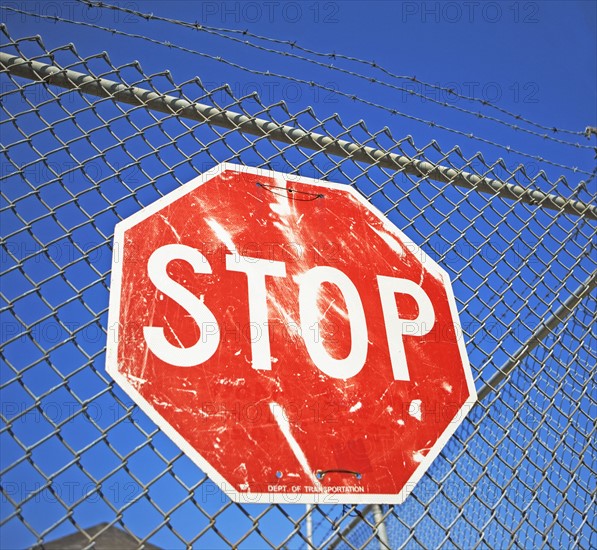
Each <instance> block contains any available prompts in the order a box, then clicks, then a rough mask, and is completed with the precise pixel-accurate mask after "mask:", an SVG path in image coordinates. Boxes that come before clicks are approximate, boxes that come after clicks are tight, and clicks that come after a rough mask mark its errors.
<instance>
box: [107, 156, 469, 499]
mask: <svg viewBox="0 0 597 550" xmlns="http://www.w3.org/2000/svg"><path fill="white" fill-rule="evenodd" d="M228 170H231V171H234V172H242V173H248V174H254V175H257V176H263V177H268V178H273V179H275V178H280V177H283V178H285V179H286V180H287V181H290V182H292V181H296V182H299V183H301V184H304V185H317V186H318V187H327V188H329V189H338V190H341V191H344V192H348V193H350V194H352V196H353V197H354V198H356V199H357V200H358V201H359V202H360V203H361V204H362V205H363V206H365V207H366V208H368V209H369V210H370V211H371V212H372V213H373V214H374V215H375V216H376V217H378V218H379V219H380V220H381V222H382V224H383V226H384V228H385V229H386V230H387V231H388V232H389V233H391V234H393V235H395V237H396V238H397V239H399V240H400V241H401V242H402V243H403V244H405V245H406V246H407V248H408V250H409V251H411V252H413V253H414V254H416V255H417V256H418V257H419V258H420V261H421V262H422V263H424V264H425V269H426V270H427V271H435V273H436V275H439V276H440V277H441V279H442V280H443V282H444V285H445V289H446V294H447V297H448V301H449V304H450V311H451V314H452V319H459V316H458V309H457V307H456V300H455V298H454V293H453V291H452V284H451V282H450V277H449V275H448V273H447V272H446V271H445V270H444V269H443V268H442V267H441V266H439V265H438V264H437V263H435V261H434V260H432V259H431V258H429V257H428V256H427V254H425V252H424V251H423V250H421V248H419V246H417V245H416V244H415V243H414V242H412V241H411V240H410V239H409V238H408V237H407V236H406V235H404V233H402V231H400V230H399V229H398V228H397V227H396V226H395V225H394V224H393V223H392V222H391V221H390V220H389V219H388V218H387V217H386V216H384V215H383V214H382V213H381V212H380V211H379V210H378V209H377V208H376V207H375V206H373V205H372V204H371V203H370V202H369V201H368V200H367V199H366V198H365V197H363V196H362V195H361V194H360V193H359V192H358V191H357V190H356V189H355V188H354V187H351V186H349V185H345V184H339V183H332V182H328V181H325V180H317V179H313V178H307V177H303V176H298V175H295V174H283V173H280V172H274V171H271V170H266V169H262V168H255V167H251V166H244V165H237V164H232V163H229V162H223V163H221V164H219V165H217V166H215V167H214V168H212V169H210V170H208V171H207V172H204V173H203V174H201V175H200V176H197V177H196V178H194V179H192V180H191V181H190V182H188V183H186V184H184V185H181V186H180V187H179V188H177V189H175V190H174V191H171V192H170V193H168V194H167V195H165V196H163V197H161V198H160V199H158V200H157V201H155V202H153V203H152V204H150V205H148V206H146V207H145V208H143V209H141V210H139V211H138V212H136V213H134V214H132V215H131V216H129V217H128V218H126V219H124V220H122V221H121V222H119V223H118V224H116V226H115V229H114V248H113V255H112V272H111V283H110V301H109V311H108V341H107V346H106V371H107V372H108V374H109V375H110V376H111V377H112V378H113V379H114V380H115V381H116V382H117V384H118V385H119V386H120V388H121V389H122V390H123V391H124V392H125V393H126V394H127V395H128V396H129V397H130V398H131V399H132V400H133V401H134V402H135V403H136V404H137V405H138V406H139V407H140V408H141V410H142V411H143V412H144V413H145V414H146V415H147V416H148V417H149V418H150V419H151V420H152V421H153V422H154V423H155V424H156V425H157V426H158V427H159V428H160V429H161V430H162V431H163V432H164V433H165V434H166V435H167V436H168V437H169V438H170V439H171V440H172V441H173V442H174V443H175V444H176V445H177V446H178V447H179V448H180V450H181V451H182V452H184V453H185V454H186V455H187V456H188V457H189V458H190V459H191V460H192V461H193V462H194V463H195V464H196V465H197V466H198V467H199V468H200V469H201V470H202V471H203V472H205V473H206V474H207V475H208V476H209V478H210V479H211V480H212V481H213V482H214V483H215V484H216V485H217V486H218V487H219V488H220V489H221V490H222V491H223V492H224V493H226V495H227V496H229V497H230V498H231V499H232V500H233V501H234V502H239V503H243V504H270V503H272V504H329V505H332V504H402V503H403V502H404V500H405V499H406V498H407V497H408V495H409V494H410V493H411V491H412V490H413V489H414V487H415V486H416V484H417V483H418V481H419V480H420V479H421V478H422V477H423V475H424V473H425V472H426V471H427V469H428V468H429V466H430V465H431V464H432V462H433V461H434V460H435V459H436V458H437V456H438V455H439V453H440V452H441V451H442V449H443V448H444V447H445V445H446V443H447V442H448V440H449V439H450V438H451V437H452V435H454V432H455V431H456V430H457V429H458V427H459V426H460V424H461V423H462V421H463V420H464V417H465V416H466V414H467V413H468V412H469V411H470V410H471V408H472V407H473V405H474V404H475V402H476V401H477V392H476V388H475V384H474V381H473V376H472V371H471V367H470V364H469V360H468V355H467V353H466V348H465V345H464V338H463V336H462V333H460V336H459V337H458V334H457V342H458V349H459V351H460V357H461V359H462V366H463V368H464V371H465V377H466V382H467V386H468V390H469V398H468V399H467V400H466V402H465V403H464V405H463V406H462V407H461V409H460V410H459V411H458V413H457V414H456V416H455V419H454V420H452V421H451V422H450V423H449V424H448V426H447V428H446V430H445V431H444V432H443V433H442V435H441V436H440V438H439V439H438V440H437V441H436V443H435V444H434V445H433V447H432V448H431V449H430V450H429V452H428V453H427V455H425V457H424V458H423V460H422V461H421V463H420V464H419V466H418V467H417V469H416V470H415V471H414V472H413V474H412V475H411V477H410V478H409V480H408V481H407V482H406V484H405V485H404V488H403V489H402V490H401V491H400V492H399V493H398V494H371V493H332V492H325V493H324V492H321V493H286V492H281V493H251V492H249V491H237V490H236V489H235V488H234V486H233V485H232V484H231V483H229V482H228V481H227V480H226V479H225V478H224V477H223V476H222V475H221V474H220V473H219V472H218V471H217V470H216V469H215V468H214V467H213V466H212V465H211V464H210V463H209V462H207V460H205V459H204V458H203V457H202V456H201V455H200V454H199V453H198V452H197V451H196V450H195V449H194V448H193V447H192V446H191V445H190V444H189V443H188V442H187V441H186V440H185V439H184V438H183V437H182V435H181V434H180V433H179V432H178V431H177V430H176V429H175V428H174V427H173V426H172V425H171V424H170V423H169V422H167V421H166V419H165V418H164V417H162V416H161V415H160V414H158V413H157V411H156V410H155V409H154V408H153V406H152V405H151V404H150V403H149V402H148V401H147V400H146V399H145V398H144V397H143V396H142V395H141V394H140V393H139V392H138V391H137V389H136V388H135V387H134V386H133V385H132V384H131V383H130V381H129V380H128V379H127V377H126V376H124V375H123V374H121V373H120V372H119V371H118V338H119V324H118V317H119V314H120V297H121V292H122V261H121V260H122V258H123V253H124V234H125V232H126V231H127V230H128V229H130V228H131V227H133V226H135V225H137V224H138V223H140V222H141V221H143V220H145V219H147V218H148V217H150V216H152V215H153V214H155V213H156V212H158V211H160V210H162V209H163V208H165V207H166V206H168V205H170V204H172V203H173V202H175V201H177V200H178V199H180V198H182V197H183V196H185V195H187V194H188V193H190V192H191V191H194V190H195V189H197V188H198V187H200V186H201V185H203V184H204V183H207V182H208V181H210V180H212V179H213V178H214V177H216V176H218V175H219V174H221V173H222V172H225V171H228ZM430 267H431V268H432V269H431V270H430V269H429V268H430ZM275 484H276V482H275V481H272V485H275Z"/></svg>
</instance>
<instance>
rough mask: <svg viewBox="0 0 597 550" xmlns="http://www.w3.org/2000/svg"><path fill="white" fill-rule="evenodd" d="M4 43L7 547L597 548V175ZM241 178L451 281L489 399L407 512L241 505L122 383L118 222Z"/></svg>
mask: <svg viewBox="0 0 597 550" xmlns="http://www.w3.org/2000/svg"><path fill="white" fill-rule="evenodd" d="M1 31H2V33H3V44H2V54H3V56H2V66H1V68H2V75H1V77H0V78H1V80H0V83H1V86H2V88H1V91H2V94H1V103H2V121H1V124H0V128H1V132H2V134H1V135H2V150H1V158H2V161H1V162H2V170H1V175H0V179H1V181H2V184H1V201H2V205H1V209H2V210H1V213H2V279H3V283H2V304H1V307H2V309H1V314H2V323H1V327H2V341H3V344H2V363H1V366H0V369H1V371H0V372H1V381H0V382H1V393H2V397H1V403H2V406H1V418H2V428H1V431H0V470H1V471H0V477H1V501H0V504H1V514H0V522H1V523H0V525H1V527H0V529H1V531H0V533H1V534H0V546H2V547H3V548H6V547H10V546H11V545H12V546H18V547H30V546H34V545H38V544H48V543H49V542H50V541H52V540H54V539H57V538H60V537H62V536H65V535H67V534H70V533H73V532H79V533H81V534H82V535H83V536H84V537H85V539H84V540H86V541H87V543H86V544H88V546H89V547H93V546H94V543H95V542H96V541H97V540H98V537H100V536H101V534H102V533H104V532H107V531H108V530H109V529H110V527H111V526H115V527H118V528H119V529H121V530H124V531H125V532H126V533H128V534H129V535H130V536H131V537H133V538H134V540H135V541H137V543H138V545H139V546H143V545H151V544H153V545H156V546H158V547H162V548H174V547H183V546H194V547H197V548H217V547H228V546H232V547H237V546H238V547H241V548H262V547H274V548H298V547H301V548H304V547H305V546H306V545H312V546H313V547H317V548H320V547H330V548H369V547H370V548H377V547H380V545H381V546H382V547H384V546H386V545H387V546H389V547H392V548H395V547H402V546H406V547H412V548H415V547H425V548H431V547H445V548H451V547H465V548H468V547H489V548H502V547H511V546H515V547H528V548H535V547H541V546H544V545H549V546H555V547H572V546H578V547H581V548H591V547H595V546H597V535H596V525H595V513H594V508H595V498H596V497H595V495H596V491H595V473H596V458H597V457H596V454H595V453H596V444H595V418H596V416H597V414H596V413H597V408H596V399H595V387H594V382H595V381H594V371H595V369H594V367H595V364H596V363H597V361H596V353H597V352H596V337H595V333H594V330H593V329H594V317H595V311H596V309H597V308H596V304H595V291H594V288H595V282H596V276H595V272H596V269H595V268H596V263H597V262H596V257H595V251H594V248H593V247H594V242H595V240H594V239H595V235H596V231H597V224H596V222H595V219H596V214H595V212H596V211H595V207H594V206H589V205H590V203H591V201H592V200H593V196H592V194H591V188H592V189H594V181H592V180H591V179H590V177H587V176H582V175H581V176H580V177H577V178H576V179H575V182H574V183H570V182H568V181H567V180H566V179H564V178H561V179H559V180H558V181H556V182H553V181H550V180H549V179H548V177H547V176H546V175H545V173H544V172H538V173H537V174H536V175H533V176H530V175H528V174H527V172H525V170H524V167H517V168H516V169H513V170H508V169H507V168H506V165H505V163H504V162H503V161H497V162H492V163H488V162H487V161H486V160H485V159H484V157H483V156H482V155H481V154H477V155H474V156H472V157H470V158H466V157H465V156H464V155H463V154H462V153H461V151H460V149H459V148H457V147H454V148H453V149H452V150H450V151H442V150H440V149H439V147H438V146H437V144H435V143H433V142H432V143H430V144H429V145H427V146H425V147H423V148H417V147H416V146H415V144H414V142H413V141H412V139H411V138H403V139H395V138H393V137H392V135H390V133H389V132H388V131H386V130H384V131H381V132H379V133H370V132H369V131H368V130H367V129H366V128H365V126H364V125H362V124H355V125H353V126H345V125H343V123H342V121H341V119H340V118H339V117H338V116H334V117H328V118H325V119H319V118H318V117H317V113H315V112H314V111H313V110H312V109H305V110H302V111H300V112H291V110H290V109H289V108H288V107H287V105H286V104H285V103H284V102H280V103H277V104H274V105H265V104H263V103H262V102H261V101H260V99H259V97H258V96H256V95H254V94H250V95H248V96H245V97H236V96H235V95H234V94H233V92H232V90H230V89H229V88H226V87H220V88H217V89H211V90H210V89H207V87H205V86H204V85H203V84H202V83H201V81H200V80H199V79H193V80H191V81H188V82H183V83H177V82H174V81H173V80H172V79H171V77H169V75H168V73H160V74H153V75H147V74H145V73H144V72H143V68H142V66H141V65H140V64H138V63H134V64H129V65H125V66H113V65H112V63H111V62H110V58H109V56H108V55H107V54H104V53H98V54H97V55H94V56H86V57H82V56H80V55H79V54H78V53H77V49H76V47H74V46H72V45H68V46H64V47H62V48H57V49H53V50H51V51H49V50H48V49H47V48H46V47H45V46H44V43H43V41H42V40H41V39H40V38H39V37H25V38H18V39H16V38H13V37H12V36H11V35H10V34H9V31H8V28H7V27H6V26H3V27H2V29H1ZM65 69H68V70H69V71H71V72H70V73H68V72H66V71H65ZM77 73H78V74H77ZM100 78H103V79H104V80H100ZM118 85H120V87H118ZM133 87H137V88H140V89H142V90H146V91H147V93H145V94H144V93H143V92H139V91H137V93H134V90H133ZM149 92H155V95H151V94H150V93H149ZM164 94H166V95H169V96H170V99H168V98H167V97H165V95H164ZM223 98H225V100H223ZM228 160H229V161H232V162H236V163H241V164H247V165H253V166H259V167H267V168H268V169H273V170H277V171H282V172H288V173H299V174H301V175H305V176H310V177H317V178H324V179H329V180H330V181H335V182H344V183H346V184H349V185H352V186H354V187H356V188H357V189H358V190H359V191H360V192H361V193H363V194H364V195H365V196H366V197H367V198H368V199H369V200H370V201H371V202H372V203H373V204H374V205H375V206H377V207H378V208H379V209H380V210H382V211H383V212H385V213H386V214H387V216H388V217H389V218H390V219H391V220H392V221H393V222H394V223H395V224H396V225H397V226H398V227H399V228H401V229H402V230H403V231H404V232H405V233H407V234H408V235H409V236H410V237H411V238H412V239H413V240H414V241H416V242H418V243H419V244H420V245H422V248H423V249H424V250H425V251H426V252H427V253H428V254H429V255H430V256H431V257H433V258H434V259H436V260H437V261H438V262H439V263H441V264H442V265H443V266H444V267H445V268H446V269H447V270H448V271H449V272H450V275H451V277H452V280H453V284H454V292H455V295H456V298H457V302H458V307H459V310H460V311H461V321H462V326H463V332H464V337H465V339H466V346H467V350H468V353H469V357H470V362H471V365H472V366H473V370H474V374H475V379H476V385H477V388H478V390H479V392H480V396H481V397H482V399H481V401H480V403H479V404H478V405H477V406H476V408H475V409H474V410H473V411H472V412H471V414H470V415H469V417H468V418H467V419H466V420H465V422H464V423H463V425H462V426H461V427H460V428H459V430H458V431H457V433H456V435H455V436H454V437H453V438H452V439H451V440H450V442H449V443H448V445H447V446H446V448H445V449H444V451H443V452H442V453H441V455H440V456H439V457H438V459H437V460H436V461H435V462H434V464H433V465H432V467H431V468H430V469H429V471H428V472H427V474H426V475H425V476H424V478H423V479H422V480H421V481H420V483H419V484H418V486H417V487H416V488H415V490H414V491H413V493H412V494H411V496H410V497H409V498H408V499H407V500H406V502H405V503H404V504H402V505H400V506H389V507H388V506H383V507H369V506H332V505H316V506H313V507H310V508H305V507H304V506H300V505H292V504H289V505H273V504H272V505H241V504H235V503H233V502H231V501H230V500H229V499H228V497H227V496H226V495H224V494H223V493H222V492H221V491H220V490H219V489H218V488H217V486H215V485H214V484H213V483H212V482H211V481H210V480H209V479H207V477H206V476H205V475H204V474H203V473H202V472H201V471H199V470H198V469H197V467H196V466H194V465H193V464H192V463H191V462H190V460H189V459H187V458H186V457H185V456H184V455H183V454H182V453H181V452H180V451H179V450H178V449H177V448H176V447H175V446H174V445H173V444H172V443H171V442H170V441H169V440H168V438H167V437H166V436H164V435H163V434H162V433H161V432H160V431H159V430H158V429H157V428H156V427H155V425H153V424H152V422H151V421H150V420H149V419H148V418H147V417H146V416H145V415H144V414H143V413H142V412H141V411H140V410H138V409H137V407H136V406H135V405H134V404H132V402H131V401H130V399H129V398H128V397H127V396H126V395H125V394H124V393H123V392H122V391H121V390H120V389H119V388H118V387H116V386H115V385H114V383H113V382H112V381H111V380H110V379H109V377H108V376H107V375H106V373H105V370H104V361H105V357H104V352H105V343H106V331H107V308H108V292H109V284H110V261H111V255H112V250H111V239H112V235H113V228H114V225H115V223H117V222H118V221H119V220H121V219H123V218H125V217H127V216H129V215H130V214H132V213H134V212H136V211H138V210H139V209H141V208H143V207H144V206H146V205H148V204H150V203H152V202H153V201H154V200H156V199H157V198H158V197H160V196H162V195H164V194H166V193H168V192H169V191H171V190H173V189H175V188H177V187H178V186H180V185H182V184H184V183H185V182H187V181H189V180H190V179H192V178H193V177H194V176H196V175H197V174H199V173H201V172H204V171H206V170H207V169H209V168H211V167H212V166H214V165H216V164H219V163H220V162H223V161H228ZM581 177H582V178H584V180H583V181H580V182H578V181H577V180H580V178H581ZM592 186H593V187H592ZM98 524H102V526H101V528H100V529H91V528H92V527H95V526H96V525H98Z"/></svg>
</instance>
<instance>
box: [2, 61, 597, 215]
mask: <svg viewBox="0 0 597 550" xmlns="http://www.w3.org/2000/svg"><path fill="white" fill-rule="evenodd" d="M0 64H1V65H2V66H3V69H4V70H7V71H9V72H10V73H12V74H14V75H16V76H20V77H23V78H29V79H31V80H37V81H43V82H46V83H47V84H53V85H55V86H60V87H62V88H68V89H74V90H80V91H81V92H84V93H88V94H92V95H96V96H99V97H105V98H112V99H113V100H115V101H121V102H123V103H128V104H130V105H136V106H138V105H143V106H145V107H147V108H148V109H152V110H154V111H159V112H161V113H167V114H174V113H175V114H176V115H177V116H181V117H183V118H188V119H190V120H195V121H199V122H207V123H209V124H213V125H216V126H221V127H223V128H229V129H235V130H238V131H239V132H244V133H247V134H251V135H255V136H260V137H262V136H267V137H268V139H272V140H276V141H280V142H282V143H288V144H291V145H296V146H299V147H305V148H307V149H312V150H316V151H325V152H326V153H328V154H331V155H335V156H339V157H343V158H351V159H353V160H355V161H359V162H363V163H366V164H376V165H379V166H381V167H383V168H388V169H390V170H400V171H403V172H406V173H407V174H410V175H413V176H415V177H419V178H422V177H425V178H429V179H432V180H435V181H438V182H441V183H450V184H454V185H457V186H460V187H465V188H467V189H475V190H477V191H481V192H483V193H489V194H496V193H500V194H502V195H503V196H504V197H505V198H508V199H512V200H519V201H521V202H524V203H527V204H531V205H534V206H540V207H543V208H548V209H551V210H557V211H562V212H566V213H567V214H572V215H576V216H585V217H587V218H590V219H593V220H597V206H593V205H590V204H585V203H583V202H581V201H577V200H574V199H566V198H564V197H560V196H557V195H551V194H547V193H544V192H543V191H539V190H536V189H525V188H524V187H521V186H520V185H513V184H511V183H504V182H502V181H499V180H495V179H491V178H485V177H480V176H477V175H475V174H471V173H469V172H464V171H460V170H455V169H453V168H450V167H448V166H441V165H434V164H431V163H429V162H426V161H422V160H417V159H413V158H410V157H407V156H404V155H397V154H395V153H389V152H388V151H384V150H381V149H374V148H373V147H366V146H364V145H359V144H356V143H351V142H349V141H345V140H341V139H335V138H332V137H329V136H325V135H323V134H318V133H315V132H306V131H304V130H301V129H299V128H293V127H292V126H284V125H280V124H276V123H275V122H272V121H268V120H263V119H259V118H253V117H249V116H245V115H241V114H238V113H234V112H232V111H227V110H224V109H218V108H216V107H211V106H209V105H203V104H201V103H191V102H189V101H187V100H185V99H181V98H178V97H173V96H169V95H163V94H158V93H155V92H150V91H148V90H144V89H142V88H137V87H135V86H126V85H124V84H119V83H118V82H114V81H112V80H107V79H105V78H98V77H94V76H90V75H86V74H83V73H79V72H76V71H72V70H70V69H61V68H60V67H56V66H54V65H47V64H45V63H40V62H39V61H33V60H28V59H23V58H21V57H18V56H14V55H9V54H7V53H4V52H0Z"/></svg>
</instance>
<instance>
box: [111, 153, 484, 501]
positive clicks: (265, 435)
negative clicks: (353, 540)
mask: <svg viewBox="0 0 597 550" xmlns="http://www.w3.org/2000/svg"><path fill="white" fill-rule="evenodd" d="M109 316H110V319H109V327H110V335H109V342H108V347H107V369H108V372H109V373H110V374H111V376H112V377H113V378H114V379H115V380H116V381H117V382H118V384H119V385H120V386H121V387H122V388H123V389H124V391H126V392H127V394H129V396H131V397H132V399H133V400H134V401H135V402H136V403H137V404H139V406H140V407H141V408H142V409H143V410H144V411H145V412H146V413H147V414H148V415H149V416H150V417H151V418H152V419H153V420H154V421H155V422H156V423H157V424H158V426H160V427H161V428H162V430H164V431H165V432H166V433H167V434H168V435H169V436H170V437H171V438H172V439H173V440H174V441H175V442H176V443H177V444H178V445H179V446H180V447H181V449H182V450H183V451H184V452H185V453H186V454H187V455H188V456H189V457H190V458H191V459H192V460H193V461H194V462H195V463H196V464H197V465H198V466H199V467H200V468H202V469H203V470H204V471H205V472H207V473H208V474H209V476H210V477H211V478H212V479H213V480H214V481H215V482H216V483H218V484H219V486H220V487H221V488H222V490H224V491H225V492H227V493H228V494H229V495H230V497H231V498H233V499H234V500H240V501H243V502H267V501H270V502H306V503H317V502H319V503H324V502H329V503H332V502H341V503H357V502H368V503H399V502H402V500H404V498H405V497H406V496H407V494H408V493H409V492H410V490H411V489H412V488H413V487H414V485H415V483H416V482H417V480H418V479H419V478H420V477H421V476H422V474H423V472H424V471H425V469H426V468H427V467H428V466H429V464H430V463H431V461H432V460H433V459H434V458H435V456H437V454H438V453H439V451H440V450H441V448H442V447H443V445H444V444H445V442H446V441H447V439H448V438H449V437H450V436H451V434H452V433H453V432H454V431H455V429H456V428H457V426H458V425H459V424H460V422H461V421H462V419H463V417H464V415H465V414H466V412H467V411H468V410H469V409H470V407H471V405H472V404H473V403H474V402H475V399H476V393H475V388H474V385H473V380H472V375H471V370H470V366H469V364H468V359H467V356H466V350H465V348H464V343H463V340H462V335H461V333H460V332H459V331H458V322H457V321H458V314H457V311H456V305H455V301H454V297H453V294H452V289H451V286H450V281H449V277H448V275H447V274H446V272H445V271H444V270H443V269H441V268H440V267H439V266H438V265H437V264H436V263H435V262H433V261H432V260H431V259H429V258H428V257H427V256H426V255H425V254H424V253H423V252H422V251H421V250H420V249H419V248H418V247H417V246H416V245H415V244H414V243H412V242H411V241H410V240H408V239H407V238H406V237H405V236H404V235H403V234H402V233H401V232H400V231H399V230H398V229H396V227H394V226H393V225H392V224H391V223H390V222H389V221H388V220H387V219H386V218H385V217H384V216H383V215H382V214H380V213H379V212H378V211H377V210H376V209H375V208H374V207H372V206H371V205H370V204H369V203H368V202H367V201H366V200H365V199H364V198H362V197H361V196H360V195H359V194H358V192H357V191H355V190H354V189H353V188H351V187H348V186H345V185H338V184H333V183H328V182H324V181H317V180H312V179H308V178H302V177H298V176H290V175H283V174H279V173H275V172H269V171H264V170H261V169H254V168H248V167H245V166H235V165H231V164H221V165H220V166H218V167H217V168H215V169H213V170H212V171H210V172H208V173H207V174H204V175H203V176H201V177H198V178H196V179H194V180H193V181H191V182H189V183H188V184H186V185H184V186H182V187H180V188H179V189H177V190H175V191H173V192H172V193H169V194H168V195H167V196H165V197H163V198H162V199H160V200H158V201H157V202H155V203H154V204H152V205H150V206H149V207H147V208H144V209H143V210H141V211H140V212H138V213H136V214H134V215H133V216H131V217H129V218H127V219H126V220H124V221H123V222H121V223H119V224H118V225H117V226H116V232H115V237H114V258H113V268H112V288H111V298H110V314H109Z"/></svg>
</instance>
